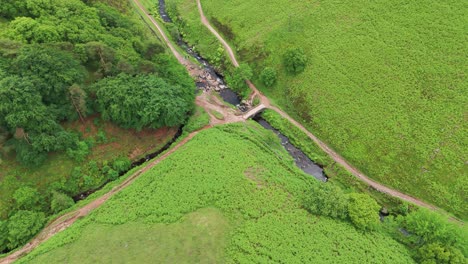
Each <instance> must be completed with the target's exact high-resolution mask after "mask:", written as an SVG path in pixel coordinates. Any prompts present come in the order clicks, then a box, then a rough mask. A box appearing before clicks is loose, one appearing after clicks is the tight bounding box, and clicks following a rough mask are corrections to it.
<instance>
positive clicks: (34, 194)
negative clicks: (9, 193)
mask: <svg viewBox="0 0 468 264" xmlns="http://www.w3.org/2000/svg"><path fill="white" fill-rule="evenodd" d="M13 199H15V205H16V208H18V209H21V210H34V209H37V207H38V205H39V200H40V194H39V192H38V191H37V189H35V188H32V187H27V186H23V187H20V188H19V189H17V190H16V191H15V193H14V194H13Z"/></svg>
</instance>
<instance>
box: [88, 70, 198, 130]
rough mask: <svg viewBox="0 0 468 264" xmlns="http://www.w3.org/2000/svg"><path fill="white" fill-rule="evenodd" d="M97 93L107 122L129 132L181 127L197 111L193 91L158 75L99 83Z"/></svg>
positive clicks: (115, 79) (108, 79)
mask: <svg viewBox="0 0 468 264" xmlns="http://www.w3.org/2000/svg"><path fill="white" fill-rule="evenodd" d="M95 89H96V90H97V97H98V104H99V109H100V112H101V113H102V116H103V118H104V119H107V120H111V121H113V122H115V123H117V124H119V125H121V126H123V127H125V128H136V129H139V130H140V129H142V128H143V127H150V128H159V127H163V126H177V125H180V124H183V123H184V122H185V120H186V118H187V113H188V112H190V111H191V110H192V108H193V98H194V94H193V91H191V90H188V89H184V88H182V87H180V86H172V85H169V84H168V83H166V82H165V81H164V80H162V79H161V78H158V77H156V76H154V75H138V76H135V77H132V76H129V75H126V74H120V75H119V76H117V77H115V78H106V79H104V80H102V81H99V82H98V83H97V84H96V85H95Z"/></svg>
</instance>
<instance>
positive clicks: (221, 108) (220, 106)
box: [0, 0, 438, 264]
mask: <svg viewBox="0 0 468 264" xmlns="http://www.w3.org/2000/svg"><path fill="white" fill-rule="evenodd" d="M133 2H134V3H135V4H136V5H137V7H138V8H140V10H141V11H142V12H143V13H144V14H145V16H146V17H147V18H148V19H149V20H150V21H151V23H152V24H153V25H154V26H155V27H156V28H157V29H158V31H159V33H160V35H161V36H162V37H163V40H164V41H165V42H166V44H167V45H168V47H169V49H170V50H171V52H172V53H173V54H174V56H175V57H176V58H177V60H178V61H179V62H180V63H181V64H183V65H184V66H185V67H186V68H187V70H188V71H189V73H190V74H191V75H192V76H194V77H196V76H199V72H200V70H201V69H200V68H199V67H198V66H196V65H194V64H193V63H192V62H191V61H189V60H187V59H185V58H184V57H183V56H182V55H181V54H180V53H179V52H178V51H177V50H176V49H175V48H174V46H173V44H172V43H171V42H170V41H169V39H168V38H167V36H166V34H165V33H164V31H163V30H162V28H161V27H160V26H159V24H158V23H157V22H156V20H155V19H154V18H153V17H152V16H150V15H149V14H148V12H147V11H146V9H145V8H144V7H143V5H141V3H140V2H139V1H138V0H133ZM197 3H198V8H199V11H200V15H201V18H202V22H203V24H205V25H206V26H207V27H208V29H209V30H210V31H211V32H212V33H213V34H214V35H215V36H216V37H217V38H218V39H219V40H220V42H221V43H222V44H223V45H224V47H225V49H226V50H227V51H228V53H229V56H230V58H231V61H232V63H233V65H234V66H236V67H238V66H239V63H238V62H237V60H236V58H235V55H234V52H233V51H232V49H231V47H230V46H229V45H228V44H227V42H226V41H224V39H223V38H222V37H221V36H220V35H219V33H218V32H217V31H216V30H215V29H214V28H213V27H212V26H211V25H210V24H209V22H208V20H207V19H206V17H205V16H204V14H203V10H202V7H201V3H200V0H197ZM246 82H247V84H248V86H249V87H250V88H251V89H252V91H253V93H252V94H253V95H252V96H251V98H253V97H254V96H258V97H259V99H260V101H261V104H263V105H264V106H265V107H266V108H270V109H272V110H274V111H276V112H277V113H279V114H280V115H281V116H283V117H284V118H286V119H288V120H289V121H290V122H291V123H293V124H294V125H296V126H297V127H298V128H299V129H301V130H302V131H304V132H305V133H306V134H307V135H308V136H309V138H311V139H312V140H313V141H314V142H315V143H317V144H318V145H319V146H320V148H321V149H322V150H323V151H325V152H326V153H327V154H328V155H330V156H331V157H332V158H333V159H334V160H335V161H336V162H337V163H338V164H341V165H342V166H343V167H344V168H346V169H347V170H348V171H349V172H350V173H352V174H353V175H354V176H356V177H357V178H359V179H360V180H362V181H364V182H365V183H367V184H368V185H369V186H371V187H373V188H374V189H376V190H378V191H381V192H383V193H386V194H388V195H391V196H394V197H398V198H400V199H402V200H405V201H408V202H410V203H414V204H416V205H419V206H422V207H426V208H429V209H438V208H437V207H435V206H432V205H430V204H428V203H425V202H423V201H421V200H418V199H416V198H414V197H411V196H409V195H406V194H404V193H401V192H399V191H396V190H393V189H391V188H388V187H386V186H384V185H382V184H380V183H377V182H375V181H373V180H371V179H369V178H368V177H367V176H365V175H364V174H362V173H361V172H359V170H357V169H356V168H355V167H353V166H351V165H349V164H348V162H346V160H345V159H344V158H343V157H341V156H340V155H339V154H338V153H336V152H335V151H333V150H332V149H331V148H330V147H328V146H327V145H326V144H325V143H323V142H322V141H320V140H319V139H318V138H317V137H316V136H315V135H313V134H312V133H310V132H309V131H308V130H307V129H305V128H304V127H303V126H302V125H301V124H300V123H298V122H297V121H295V120H294V119H293V118H291V117H290V116H289V115H288V114H286V113H285V112H283V111H282V110H281V109H279V108H277V107H275V106H272V105H271V104H270V101H269V100H268V98H267V97H266V96H264V95H263V94H262V93H260V92H259V91H258V89H257V88H256V87H255V85H254V84H253V83H252V82H251V81H249V80H247V81H246ZM196 104H197V105H199V106H201V107H203V108H204V109H205V110H206V111H207V113H208V114H209V115H210V117H211V121H210V125H209V126H206V127H204V128H202V129H200V130H199V131H195V132H192V133H190V134H189V135H188V136H187V137H186V138H184V139H183V140H182V141H180V142H179V143H178V144H177V145H176V146H174V147H173V148H171V149H170V150H169V151H167V152H166V153H164V154H163V155H161V156H160V157H158V158H157V159H155V160H153V161H152V162H150V163H149V164H147V165H146V166H145V167H144V168H142V169H140V170H138V171H137V172H135V173H134V174H133V175H131V176H130V177H128V178H127V179H126V180H125V181H124V182H122V183H121V184H119V185H117V186H115V187H114V188H113V189H112V190H111V191H109V192H108V193H106V194H104V195H103V196H101V197H99V198H97V199H96V200H94V201H92V202H90V203H89V204H87V205H85V206H83V207H82V208H79V209H77V210H75V211H72V212H70V213H67V214H65V215H63V216H61V217H59V218H57V219H56V220H55V221H53V222H51V223H50V224H48V225H47V226H46V227H45V228H44V229H43V230H42V231H41V232H40V233H39V234H38V235H37V236H36V237H35V238H34V239H32V240H31V241H30V242H29V243H28V244H26V245H25V246H23V247H22V248H21V249H19V250H17V251H15V252H13V253H12V254H10V255H8V256H6V257H4V258H1V259H0V264H7V263H13V262H14V261H16V260H17V259H18V258H20V257H21V256H24V255H25V254H27V253H29V252H31V251H32V250H33V249H34V248H36V247H37V246H38V245H40V244H41V243H43V242H45V241H47V240H48V239H49V238H51V237H52V236H54V235H55V234H57V233H59V232H61V231H63V230H65V229H66V228H68V227H69V226H71V225H72V224H73V223H74V222H75V221H76V220H78V219H80V218H82V217H84V216H86V215H88V214H89V213H90V212H91V211H93V210H94V209H96V208H98V207H99V206H101V205H102V204H104V203H105V202H106V201H107V200H109V199H110V198H111V197H112V196H113V195H114V194H116V193H118V192H120V191H121V190H123V189H124V188H126V187H127V186H129V185H130V184H132V183H133V182H134V181H135V180H136V179H137V178H138V177H140V176H141V175H142V174H143V173H145V172H147V171H148V170H150V169H151V168H153V167H154V166H156V165H158V164H159V163H160V162H161V161H163V160H165V159H166V158H167V157H169V156H170V155H171V154H172V153H174V152H175V151H177V150H179V149H180V148H181V147H182V146H184V145H185V144H186V143H187V142H188V141H190V140H191V139H192V138H193V137H194V136H196V135H197V134H198V133H199V132H200V131H202V130H205V129H208V128H210V127H212V126H214V125H219V124H226V123H234V122H242V121H245V118H244V117H242V116H240V115H238V113H236V111H235V110H233V109H231V108H229V107H227V106H226V105H225V104H224V103H223V102H220V101H219V99H218V98H217V97H215V96H213V95H212V94H211V93H210V92H204V93H202V94H201V95H200V96H198V97H197V98H196ZM210 110H215V111H218V112H220V113H221V114H223V116H224V119H223V120H219V119H216V118H215V117H214V116H213V115H212V114H211V113H210Z"/></svg>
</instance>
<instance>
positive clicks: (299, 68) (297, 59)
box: [284, 48, 307, 74]
mask: <svg viewBox="0 0 468 264" xmlns="http://www.w3.org/2000/svg"><path fill="white" fill-rule="evenodd" d="M306 65H307V57H306V55H305V53H304V50H303V49H302V48H290V49H288V50H287V51H286V53H285V54H284V66H285V67H286V71H288V72H289V73H292V74H298V73H301V72H303V71H304V69H305V67H306Z"/></svg>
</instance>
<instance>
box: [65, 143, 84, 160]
mask: <svg viewBox="0 0 468 264" xmlns="http://www.w3.org/2000/svg"><path fill="white" fill-rule="evenodd" d="M88 154H89V146H88V144H87V143H86V142H85V141H80V142H78V144H77V146H76V148H74V149H72V148H68V149H67V155H68V156H69V157H70V158H72V159H74V160H75V161H76V162H83V161H84V160H85V158H86V156H88Z"/></svg>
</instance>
